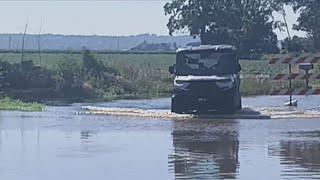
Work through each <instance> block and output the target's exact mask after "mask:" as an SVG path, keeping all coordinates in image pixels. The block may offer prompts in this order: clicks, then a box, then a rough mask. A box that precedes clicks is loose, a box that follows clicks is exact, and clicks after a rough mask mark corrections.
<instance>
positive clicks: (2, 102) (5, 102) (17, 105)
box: [0, 97, 44, 111]
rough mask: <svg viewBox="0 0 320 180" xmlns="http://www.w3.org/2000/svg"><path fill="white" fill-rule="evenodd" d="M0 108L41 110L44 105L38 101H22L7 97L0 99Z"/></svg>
mask: <svg viewBox="0 0 320 180" xmlns="http://www.w3.org/2000/svg"><path fill="white" fill-rule="evenodd" d="M0 110H9V111H43V110H44V106H43V105H42V104H39V103H24V102H22V101H20V100H13V99H10V98H8V97H6V98H4V99H0Z"/></svg>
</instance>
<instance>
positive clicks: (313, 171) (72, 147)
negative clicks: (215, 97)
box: [0, 96, 320, 180]
mask: <svg viewBox="0 0 320 180" xmlns="http://www.w3.org/2000/svg"><path fill="white" fill-rule="evenodd" d="M286 100H287V97H255V98H245V99H244V100H243V102H244V105H245V106H249V107H277V106H281V105H282V104H283V103H284V102H285V101H286ZM299 103H300V106H299V110H302V111H303V110H316V111H318V110H319V109H320V107H319V105H320V98H319V97H314V96H309V97H301V98H300V99H299ZM82 105H83V104H74V105H72V106H67V107H47V110H46V111H45V112H41V113H26V112H7V111H2V112H0V179H1V180H2V179H3V180H22V179H23V180H43V179H46V180H64V179H66V180H71V179H74V180H91V179H92V180H105V179H112V180H117V179H119V180H122V179H137V180H144V179H146V180H149V179H152V180H154V179H155V180H157V179H159V180H163V179H245V180H247V179H259V180H261V179H266V180H269V179H320V119H297V118H295V119H273V120H272V119H270V120H219V119H211V120H178V121H172V120H170V119H148V118H138V117H112V116H96V115H85V114H83V113H81V111H82V110H81V106H82ZM91 105H92V104H91ZM94 105H96V106H102V107H120V108H140V109H161V110H163V109H169V108H170V100H169V99H157V100H133V101H116V102H113V103H100V104H94ZM319 111H320V110H319Z"/></svg>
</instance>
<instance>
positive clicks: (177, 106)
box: [171, 97, 186, 114]
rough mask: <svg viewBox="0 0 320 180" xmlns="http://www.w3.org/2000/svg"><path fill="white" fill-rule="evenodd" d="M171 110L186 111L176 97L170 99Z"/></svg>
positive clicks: (173, 111) (180, 112)
mask: <svg viewBox="0 0 320 180" xmlns="http://www.w3.org/2000/svg"><path fill="white" fill-rule="evenodd" d="M171 112H172V113H177V114H183V113H186V108H185V104H184V103H183V102H182V101H181V100H179V99H178V98H176V97H173V98H172V100H171Z"/></svg>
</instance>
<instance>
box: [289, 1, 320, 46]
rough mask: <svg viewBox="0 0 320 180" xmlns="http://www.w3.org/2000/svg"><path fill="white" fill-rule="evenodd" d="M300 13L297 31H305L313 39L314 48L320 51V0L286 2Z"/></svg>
mask: <svg viewBox="0 0 320 180" xmlns="http://www.w3.org/2000/svg"><path fill="white" fill-rule="evenodd" d="M285 2H287V3H288V4H290V5H291V6H292V7H293V10H294V11H295V12H297V13H299V17H298V20H297V22H298V23H297V24H296V25H294V29H295V30H300V31H305V32H307V33H308V35H309V36H310V37H311V38H312V39H313V46H314V48H315V49H316V50H317V51H319V50H320V1H319V0H285Z"/></svg>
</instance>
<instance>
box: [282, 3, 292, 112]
mask: <svg viewBox="0 0 320 180" xmlns="http://www.w3.org/2000/svg"><path fill="white" fill-rule="evenodd" d="M282 16H283V20H284V24H285V26H286V29H287V33H288V38H289V46H290V44H291V35H290V31H289V27H288V22H287V17H286V16H287V14H286V11H285V9H284V8H283V11H282ZM291 74H292V65H291V64H289V75H290V76H291ZM289 96H290V97H289V101H290V102H289V106H292V105H293V103H292V80H291V79H290V80H289Z"/></svg>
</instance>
